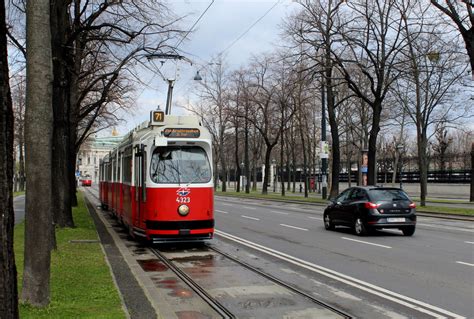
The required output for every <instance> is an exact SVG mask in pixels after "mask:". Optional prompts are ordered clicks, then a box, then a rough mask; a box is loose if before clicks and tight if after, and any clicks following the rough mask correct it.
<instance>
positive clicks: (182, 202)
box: [176, 197, 191, 204]
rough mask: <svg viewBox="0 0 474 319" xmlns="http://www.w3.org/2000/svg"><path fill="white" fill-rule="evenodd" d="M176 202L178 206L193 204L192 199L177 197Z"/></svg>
mask: <svg viewBox="0 0 474 319" xmlns="http://www.w3.org/2000/svg"><path fill="white" fill-rule="evenodd" d="M176 202H177V203H178V204H189V203H190V202H191V198H190V197H176Z"/></svg>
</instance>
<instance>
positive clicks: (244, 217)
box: [240, 215, 260, 220]
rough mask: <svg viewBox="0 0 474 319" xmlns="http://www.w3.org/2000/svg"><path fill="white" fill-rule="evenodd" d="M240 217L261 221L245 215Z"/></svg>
mask: <svg viewBox="0 0 474 319" xmlns="http://www.w3.org/2000/svg"><path fill="white" fill-rule="evenodd" d="M240 216H242V217H243V218H247V219H252V220H260V219H258V218H255V217H250V216H245V215H240Z"/></svg>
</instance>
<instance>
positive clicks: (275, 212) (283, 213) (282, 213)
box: [270, 211, 288, 215]
mask: <svg viewBox="0 0 474 319" xmlns="http://www.w3.org/2000/svg"><path fill="white" fill-rule="evenodd" d="M270 213H273V214H281V215H288V213H285V212H277V211H272V212H270Z"/></svg>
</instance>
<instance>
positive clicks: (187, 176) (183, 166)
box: [150, 146, 211, 184]
mask: <svg viewBox="0 0 474 319" xmlns="http://www.w3.org/2000/svg"><path fill="white" fill-rule="evenodd" d="M150 174H151V179H152V181H153V182H155V183H158V184H179V183H207V182H209V181H210V180H211V166H210V163H209V159H208V158H207V155H206V152H205V151H204V150H203V149H202V148H201V147H197V146H191V147H189V146H182V147H181V146H176V147H157V148H156V149H155V150H154V152H153V155H152V158H151V163H150Z"/></svg>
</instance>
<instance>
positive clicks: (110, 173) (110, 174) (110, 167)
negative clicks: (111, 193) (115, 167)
mask: <svg viewBox="0 0 474 319" xmlns="http://www.w3.org/2000/svg"><path fill="white" fill-rule="evenodd" d="M107 181H108V182H111V181H112V163H108V164H107Z"/></svg>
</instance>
